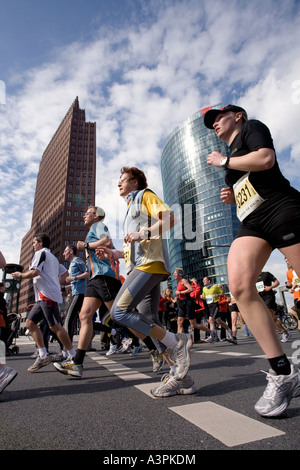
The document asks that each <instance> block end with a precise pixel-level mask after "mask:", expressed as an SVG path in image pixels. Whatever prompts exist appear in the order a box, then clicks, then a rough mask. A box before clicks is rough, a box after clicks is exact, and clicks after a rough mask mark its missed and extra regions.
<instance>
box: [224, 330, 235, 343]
mask: <svg viewBox="0 0 300 470" xmlns="http://www.w3.org/2000/svg"><path fill="white" fill-rule="evenodd" d="M226 339H227V341H229V343H234V344H236V342H234V338H233V336H232V331H231V330H230V329H228V331H227V337H226Z"/></svg>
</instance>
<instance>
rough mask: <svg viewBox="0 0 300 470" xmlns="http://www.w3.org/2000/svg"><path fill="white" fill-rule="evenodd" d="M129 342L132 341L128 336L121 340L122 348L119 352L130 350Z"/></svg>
mask: <svg viewBox="0 0 300 470" xmlns="http://www.w3.org/2000/svg"><path fill="white" fill-rule="evenodd" d="M131 343H132V339H130V338H124V339H123V340H122V348H121V349H120V352H121V353H126V352H127V351H130V349H131Z"/></svg>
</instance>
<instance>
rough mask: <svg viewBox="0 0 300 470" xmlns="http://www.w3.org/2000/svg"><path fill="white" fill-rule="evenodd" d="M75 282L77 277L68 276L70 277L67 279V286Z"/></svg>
mask: <svg viewBox="0 0 300 470" xmlns="http://www.w3.org/2000/svg"><path fill="white" fill-rule="evenodd" d="M73 281H75V277H72V276H68V277H66V279H65V282H66V283H67V284H70V282H73Z"/></svg>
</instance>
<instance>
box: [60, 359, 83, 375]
mask: <svg viewBox="0 0 300 470" xmlns="http://www.w3.org/2000/svg"><path fill="white" fill-rule="evenodd" d="M53 365H54V367H55V369H56V370H58V372H61V373H62V374H65V375H72V376H73V377H82V371H83V366H82V365H81V364H75V363H74V361H73V360H72V359H71V358H69V359H67V360H66V361H63V362H54V363H53Z"/></svg>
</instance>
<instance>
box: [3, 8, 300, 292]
mask: <svg viewBox="0 0 300 470" xmlns="http://www.w3.org/2000/svg"><path fill="white" fill-rule="evenodd" d="M0 12H1V29H0V57H1V64H0V180H1V192H0V220H1V224H0V250H1V251H2V252H3V253H4V255H5V257H6V260H7V262H8V263H18V262H19V256H20V248H21V241H22V238H23V237H24V235H25V234H26V233H27V231H28V230H29V228H30V226H31V216H32V207H33V201H34V192H35V185H36V177H37V172H38V169H39V164H40V161H41V157H42V154H43V152H44V150H45V148H46V146H47V145H48V143H49V141H50V140H51V138H52V136H53V135H54V133H55V131H56V129H57V127H58V126H59V124H60V123H61V121H62V119H63V118H64V116H65V114H66V112H67V110H68V109H69V107H70V106H71V104H72V103H73V101H74V99H75V98H76V97H77V96H78V98H79V105H80V107H81V108H82V109H85V110H86V119H87V121H91V122H96V123H97V188H96V204H98V205H101V206H102V207H103V208H105V210H106V214H107V217H106V222H107V225H108V226H109V228H111V227H112V232H113V235H117V233H115V234H114V226H115V225H116V222H115V219H116V218H118V217H119V215H120V214H121V213H122V210H123V209H122V208H123V207H124V206H123V201H120V200H119V199H120V197H119V195H118V189H117V181H118V177H119V174H120V168H121V167H122V166H123V165H134V166H138V167H139V168H141V169H143V170H144V171H145V173H146V175H147V178H148V183H149V187H150V188H151V189H153V190H154V191H155V192H157V194H158V195H159V196H161V197H163V192H162V185H161V173H160V158H161V151H162V148H163V146H164V144H165V142H166V141H167V139H168V136H169V135H170V134H171V132H172V131H173V130H174V128H176V126H178V125H179V124H181V123H182V122H183V121H185V120H186V119H187V118H188V117H189V116H191V115H192V114H193V113H195V112H197V111H199V110H200V109H202V108H205V107H207V106H213V105H215V104H219V103H222V105H226V104H228V103H234V104H238V105H240V106H243V107H244V108H246V109H247V111H248V115H249V117H250V118H256V119H260V120H261V121H263V122H264V123H265V124H267V125H268V127H269V128H270V130H271V133H272V136H273V139H274V145H275V148H276V153H277V158H278V161H279V165H280V167H281V170H282V172H283V173H284V175H285V176H286V177H287V178H288V179H289V180H290V181H291V183H292V185H293V186H294V187H296V188H297V189H300V172H299V162H300V135H299V117H300V112H299V111H300V2H299V1H296V0H285V1H284V2H282V1H277V0H264V1H261V0H226V1H225V0H214V1H211V0H208V1H206V0H120V1H119V0H109V1H107V0H85V1H84V2H83V1H82V0H80V1H78V0H51V1H50V0H0ZM49 190H51V188H49ZM121 206H122V208H121ZM25 268H27V267H25ZM266 270H269V271H271V272H272V273H273V274H274V275H275V276H276V277H277V278H278V279H279V280H280V282H281V283H284V282H285V272H286V266H285V263H284V260H283V256H282V255H281V254H280V253H278V252H275V253H274V254H272V256H271V258H270V260H269V262H268V264H267V265H266Z"/></svg>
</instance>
